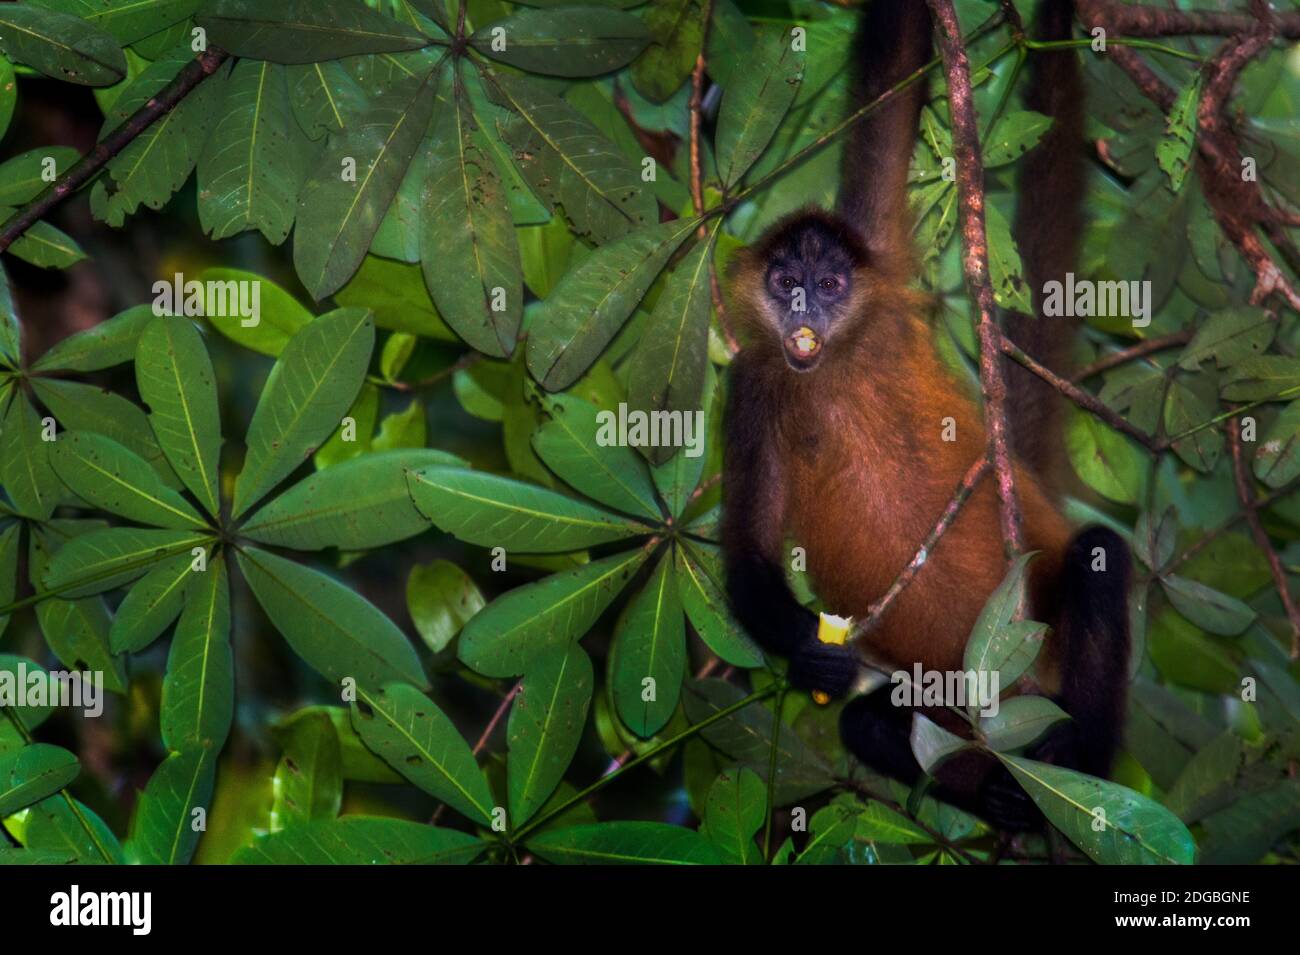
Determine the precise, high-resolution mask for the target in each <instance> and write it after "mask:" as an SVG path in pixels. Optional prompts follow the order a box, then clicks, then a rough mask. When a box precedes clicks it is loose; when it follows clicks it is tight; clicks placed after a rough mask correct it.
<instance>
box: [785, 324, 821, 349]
mask: <svg viewBox="0 0 1300 955" xmlns="http://www.w3.org/2000/svg"><path fill="white" fill-rule="evenodd" d="M790 340H791V341H792V342H793V343H794V347H795V348H796V349H798V351H799V352H800V353H801V354H804V355H811V354H812V353H813V352H815V351H816V350H817V349H818V347H820V345H821V342H819V341H818V340H817V335H816V333H814V332H813V330H812V329H811V328H809V327H808V326H806V325H805V326H804V327H803V328H800V329H797V330H796V331H795V333H794V334H793V335H791V336H790Z"/></svg>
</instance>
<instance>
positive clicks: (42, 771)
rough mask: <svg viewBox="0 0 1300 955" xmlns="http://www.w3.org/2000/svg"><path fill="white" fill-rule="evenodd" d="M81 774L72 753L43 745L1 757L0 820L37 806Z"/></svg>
mask: <svg viewBox="0 0 1300 955" xmlns="http://www.w3.org/2000/svg"><path fill="white" fill-rule="evenodd" d="M80 774H81V764H80V763H78V762H77V756H76V754H75V753H70V752H68V751H67V750H66V749H63V748H62V747H59V746H50V745H48V744H46V743H31V744H30V745H27V746H24V747H23V748H22V749H19V750H15V751H14V752H12V753H7V754H5V755H2V756H0V818H3V817H5V816H10V815H13V814H14V813H16V812H18V811H19V810H20V809H26V808H27V807H28V806H30V805H32V804H33V803H37V802H40V801H41V800H42V799H44V798H45V797H46V796H49V795H51V794H53V793H56V792H58V791H59V790H60V789H62V788H63V787H64V786H67V785H68V784H69V783H71V782H72V781H73V780H74V779H76V778H77V777H78V776H79V775H80Z"/></svg>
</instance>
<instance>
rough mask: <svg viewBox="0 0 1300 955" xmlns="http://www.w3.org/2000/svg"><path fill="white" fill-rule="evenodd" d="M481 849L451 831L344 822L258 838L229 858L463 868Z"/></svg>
mask: <svg viewBox="0 0 1300 955" xmlns="http://www.w3.org/2000/svg"><path fill="white" fill-rule="evenodd" d="M483 849H484V843H482V842H481V841H479V840H478V839H476V838H475V837H474V836H471V835H467V834H466V833H463V832H457V831H456V830H454V829H439V828H437V827H435V826H426V825H423V824H422V823H418V822H407V821H406V820H404V819H381V818H373V819H372V818H369V817H366V816H344V817H343V818H342V819H336V820H331V821H329V822H310V823H305V824H302V825H297V826H290V827H289V828H287V829H284V830H282V831H280V832H275V833H271V834H269V835H266V836H261V837H260V838H258V839H257V840H256V841H254V843H253V844H252V845H251V846H248V847H246V848H244V849H240V850H239V851H238V852H236V853H235V855H234V856H233V857H232V858H231V860H230V861H231V862H233V863H235V864H237V865H433V864H443V865H464V864H466V863H469V862H473V861H474V859H475V858H477V857H478V855H479V854H480V853H482V851H483Z"/></svg>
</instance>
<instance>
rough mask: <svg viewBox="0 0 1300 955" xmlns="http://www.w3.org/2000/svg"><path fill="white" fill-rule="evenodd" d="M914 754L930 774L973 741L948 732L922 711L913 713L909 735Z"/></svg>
mask: <svg viewBox="0 0 1300 955" xmlns="http://www.w3.org/2000/svg"><path fill="white" fill-rule="evenodd" d="M909 741H910V743H911V746H912V755H914V756H915V757H916V761H917V762H918V763H919V764H920V765H921V768H922V769H923V770H925V771H926V772H927V773H929V774H930V775H934V771H935V769H937V768H938V766H939V765H940V764H941V763H942V762H943V761H944V760H946V759H947V758H948V757H950V756H954V755H956V754H957V753H959V752H961V751H962V750H963V749H967V748H968V747H969V746H970V745H971V742H970V740H967V739H962V738H961V737H960V736H957V735H955V734H953V733H950V732H948V731H947V730H946V729H944V728H943V727H942V726H940V725H939V724H938V723H936V722H934V721H933V720H931V719H929V718H928V717H926V716H923V715H921V714H920V713H913V714H912V732H911V735H910V737H909Z"/></svg>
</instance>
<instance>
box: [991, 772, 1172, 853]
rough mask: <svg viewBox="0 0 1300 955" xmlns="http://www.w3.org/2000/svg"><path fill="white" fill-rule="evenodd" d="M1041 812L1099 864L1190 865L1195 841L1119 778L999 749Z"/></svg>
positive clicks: (1158, 805)
mask: <svg viewBox="0 0 1300 955" xmlns="http://www.w3.org/2000/svg"><path fill="white" fill-rule="evenodd" d="M997 755H998V759H1000V760H1001V761H1002V763H1003V765H1004V766H1006V767H1007V769H1009V770H1011V773H1012V775H1013V776H1015V777H1016V780H1017V781H1018V782H1019V783H1020V785H1021V786H1023V787H1024V788H1025V792H1027V793H1029V796H1030V798H1031V799H1033V800H1034V803H1035V804H1036V805H1037V806H1038V808H1039V809H1041V810H1042V811H1043V815H1045V816H1047V818H1048V820H1049V821H1050V822H1051V823H1052V825H1054V826H1056V828H1058V829H1060V830H1061V832H1062V833H1064V834H1065V836H1066V838H1068V839H1069V840H1070V841H1071V842H1073V843H1074V844H1075V845H1076V846H1078V847H1079V848H1080V849H1082V850H1083V851H1084V852H1085V853H1087V855H1088V857H1089V858H1090V859H1092V860H1093V861H1094V862H1099V863H1102V864H1110V865H1114V864H1121V865H1134V864H1141V865H1150V864H1153V863H1155V864H1171V863H1172V864H1183V865H1190V864H1191V863H1192V862H1193V861H1194V859H1195V856H1196V843H1195V842H1194V841H1193V840H1192V835H1191V833H1189V832H1188V831H1187V827H1186V826H1184V825H1183V824H1182V823H1181V822H1180V821H1179V820H1178V817H1177V816H1175V815H1174V814H1173V813H1171V812H1170V811H1169V810H1168V809H1166V808H1165V807H1164V806H1161V805H1160V804H1159V803H1156V802H1153V801H1151V800H1150V799H1148V798H1147V797H1146V796H1142V795H1139V794H1138V793H1135V792H1134V791H1133V790H1131V789H1127V788H1125V787H1124V786H1121V785H1119V784H1118V783H1111V782H1106V781H1105V780H1101V779H1095V778H1093V777H1092V776H1085V775H1084V774H1083V773H1077V772H1075V771H1074V770H1072V769H1065V768H1063V767H1060V766H1052V765H1050V764H1048V763H1040V762H1037V761H1036V760H1032V759H1024V758H1023V757H1020V756H1008V755H1006V754H1004V753H999V754H997Z"/></svg>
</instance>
